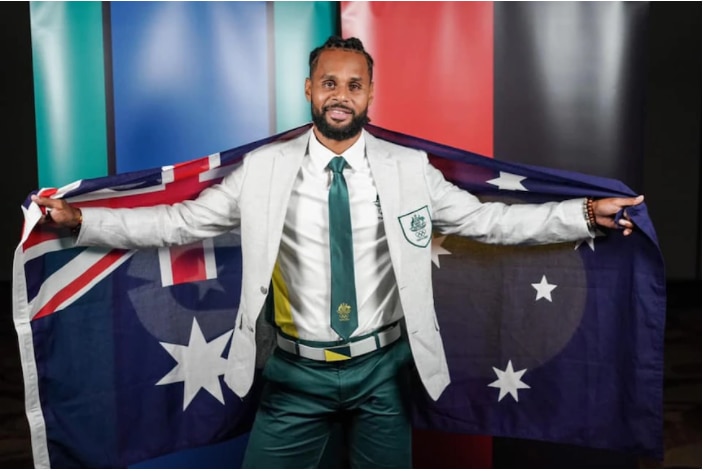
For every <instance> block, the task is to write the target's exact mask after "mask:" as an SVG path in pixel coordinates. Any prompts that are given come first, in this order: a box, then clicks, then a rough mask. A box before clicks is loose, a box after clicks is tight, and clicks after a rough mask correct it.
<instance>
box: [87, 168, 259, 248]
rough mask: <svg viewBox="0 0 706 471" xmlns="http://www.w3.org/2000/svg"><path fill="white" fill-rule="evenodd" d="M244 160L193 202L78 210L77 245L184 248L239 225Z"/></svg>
mask: <svg viewBox="0 0 706 471" xmlns="http://www.w3.org/2000/svg"><path fill="white" fill-rule="evenodd" d="M247 162H248V159H247V157H246V158H245V159H243V161H242V162H241V163H240V164H238V166H237V167H236V168H235V169H234V170H233V171H232V172H231V173H229V174H228V175H226V176H225V177H224V179H223V181H222V182H221V183H218V184H216V185H214V186H211V187H209V188H206V189H205V190H203V191H202V192H201V194H199V196H198V197H196V198H195V199H193V200H186V201H182V202H179V203H175V204H171V205H166V204H164V205H157V206H150V207H143V208H119V209H118V208H82V209H81V212H82V214H83V224H82V226H81V231H80V232H79V235H78V237H77V239H76V244H77V245H90V246H107V247H113V248H120V249H133V248H144V247H164V246H170V245H182V244H187V243H190V242H194V241H197V240H201V239H206V238H209V237H215V236H217V235H220V234H223V233H225V232H228V231H229V230H232V229H234V228H236V227H239V225H240V205H239V201H240V190H241V188H242V182H243V179H244V178H245V173H246V168H247Z"/></svg>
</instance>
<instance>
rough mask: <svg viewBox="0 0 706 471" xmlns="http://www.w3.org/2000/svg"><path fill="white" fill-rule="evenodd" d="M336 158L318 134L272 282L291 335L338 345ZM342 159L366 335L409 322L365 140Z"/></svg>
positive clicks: (361, 329) (279, 319) (278, 318)
mask: <svg viewBox="0 0 706 471" xmlns="http://www.w3.org/2000/svg"><path fill="white" fill-rule="evenodd" d="M336 155H337V154H334V153H333V152H331V151H330V150H328V149H327V148H326V147H324V146H323V145H322V144H321V143H320V142H319V141H318V140H317V139H316V136H315V135H314V133H313V132H311V135H310V138H309V145H308V151H307V155H306V156H305V157H304V162H303V164H302V167H301V169H300V170H299V173H298V175H297V179H296V181H295V183H294V188H293V190H292V195H291V199H290V201H289V206H288V208H287V215H286V217H285V221H284V230H283V233H282V241H281V244H280V250H279V255H278V257H277V264H276V265H275V270H274V274H273V286H274V296H275V323H276V324H277V326H278V327H279V329H280V330H281V331H282V332H284V333H285V334H287V335H290V336H292V337H297V338H301V339H303V340H313V341H335V340H339V339H340V337H339V336H338V334H337V333H336V332H334V331H333V329H331V320H330V316H331V314H330V310H331V308H330V302H331V301H330V300H331V262H330V255H329V232H328V230H329V228H328V191H329V185H330V184H331V171H330V170H329V169H328V168H327V165H328V163H329V162H330V161H331V159H332V158H333V157H335V156H336ZM342 156H343V157H344V158H345V159H346V162H347V163H348V165H347V166H346V168H345V169H344V170H343V176H344V177H345V179H346V185H347V187H348V195H349V200H350V205H351V227H352V229H353V254H354V258H355V282H356V295H357V302H358V328H357V329H356V331H355V332H354V333H353V336H359V335H365V334H367V333H370V332H372V331H374V330H376V329H379V328H380V327H382V326H385V325H387V324H390V323H391V322H394V321H396V320H398V319H401V318H402V308H401V306H400V302H399V296H398V293H397V283H396V281H395V275H394V273H393V271H392V262H391V260H390V254H389V251H388V247H387V238H386V236H385V229H384V227H383V222H382V214H381V212H380V205H379V201H378V194H377V190H376V188H375V182H374V181H373V176H372V173H371V171H370V165H369V164H368V159H367V158H366V155H365V139H364V137H363V136H362V135H361V137H360V138H359V139H358V140H357V141H356V142H355V144H353V145H352V146H351V147H350V148H349V149H348V150H346V151H345V152H344V153H343V154H342Z"/></svg>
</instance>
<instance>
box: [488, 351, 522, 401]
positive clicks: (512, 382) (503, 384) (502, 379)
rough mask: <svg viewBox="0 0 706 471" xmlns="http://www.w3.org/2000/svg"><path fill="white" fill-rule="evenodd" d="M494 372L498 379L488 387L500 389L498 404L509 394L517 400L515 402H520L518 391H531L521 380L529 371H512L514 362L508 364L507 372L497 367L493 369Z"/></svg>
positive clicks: (510, 361)
mask: <svg viewBox="0 0 706 471" xmlns="http://www.w3.org/2000/svg"><path fill="white" fill-rule="evenodd" d="M493 371H495V375H496V376H497V377H498V379H497V380H496V381H493V382H492V383H490V384H489V385H488V386H489V387H491V388H498V389H500V391H499V393H498V402H500V400H501V399H502V398H503V397H505V395H507V394H508V393H510V395H512V397H513V398H515V402H520V400H519V399H518V397H517V390H518V389H530V387H529V386H528V385H526V384H525V383H523V382H522V381H521V380H520V378H522V375H523V374H525V371H527V369H526V368H525V369H524V370H520V371H514V370H513V369H512V360H509V361H508V362H507V368H505V371H503V370H499V369H497V368H496V367H493Z"/></svg>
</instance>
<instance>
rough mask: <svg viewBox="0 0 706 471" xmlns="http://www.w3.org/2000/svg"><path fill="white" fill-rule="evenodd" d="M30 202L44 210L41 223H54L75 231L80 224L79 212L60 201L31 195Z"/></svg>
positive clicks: (77, 209)
mask: <svg viewBox="0 0 706 471" xmlns="http://www.w3.org/2000/svg"><path fill="white" fill-rule="evenodd" d="M32 201H34V202H35V203H37V204H38V205H39V206H40V207H43V208H45V211H44V217H43V218H42V222H43V223H44V222H54V223H56V224H57V225H59V226H63V227H68V228H69V229H75V228H76V227H78V226H79V225H80V224H81V221H82V217H81V210H80V209H79V208H76V207H74V206H71V205H70V204H69V203H67V202H66V201H64V200H62V199H53V198H45V197H42V196H37V195H32Z"/></svg>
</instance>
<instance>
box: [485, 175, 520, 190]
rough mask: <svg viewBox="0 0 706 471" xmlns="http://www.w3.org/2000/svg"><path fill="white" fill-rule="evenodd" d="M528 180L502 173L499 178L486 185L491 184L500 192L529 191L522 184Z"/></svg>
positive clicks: (489, 181)
mask: <svg viewBox="0 0 706 471" xmlns="http://www.w3.org/2000/svg"><path fill="white" fill-rule="evenodd" d="M526 178H527V177H523V176H521V175H515V174H513V173H507V172H500V176H499V177H498V178H493V179H492V180H488V181H487V182H486V183H490V184H491V185H495V186H497V187H498V190H518V191H528V190H527V188H525V187H524V185H523V184H522V183H520V182H521V181H522V180H525V179H526Z"/></svg>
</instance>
